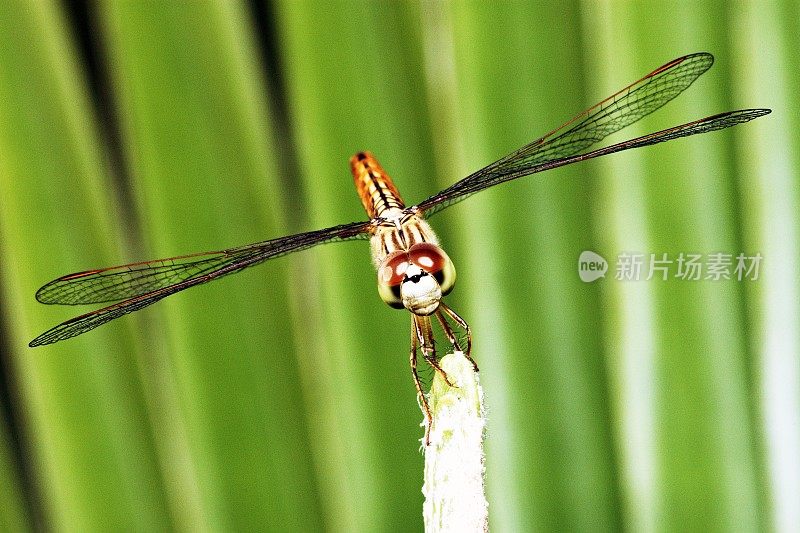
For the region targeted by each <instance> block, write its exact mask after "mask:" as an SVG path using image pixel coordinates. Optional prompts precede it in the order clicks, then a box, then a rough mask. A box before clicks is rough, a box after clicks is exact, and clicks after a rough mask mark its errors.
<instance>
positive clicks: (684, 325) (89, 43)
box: [0, 0, 800, 532]
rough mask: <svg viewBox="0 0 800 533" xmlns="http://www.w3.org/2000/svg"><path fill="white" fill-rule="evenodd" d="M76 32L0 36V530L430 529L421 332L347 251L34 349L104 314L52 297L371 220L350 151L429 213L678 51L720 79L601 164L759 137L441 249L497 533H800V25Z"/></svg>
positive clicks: (493, 213)
mask: <svg viewBox="0 0 800 533" xmlns="http://www.w3.org/2000/svg"><path fill="white" fill-rule="evenodd" d="M65 6H66V4H62V3H61V2H57V1H54V0H10V1H7V2H2V3H0V319H1V320H2V326H1V327H0V332H1V333H2V341H1V342H0V350H2V359H1V360H2V373H3V375H2V377H3V384H2V387H1V388H0V391H2V395H0V413H1V414H2V416H1V417H0V529H2V530H14V531H18V530H30V529H45V530H65V531H98V530H107V531H111V530H138V531H143V530H147V531H151V530H165V529H168V530H173V529H174V530H184V531H203V530H209V531H224V530H240V531H252V530H273V531H315V530H329V531H413V530H420V529H421V528H422V520H421V505H422V494H421V492H420V488H421V484H422V463H423V457H422V455H421V453H420V451H419V441H418V439H419V438H420V437H421V436H422V430H421V428H419V426H418V424H419V422H420V421H421V418H422V415H421V413H420V411H419V408H418V407H417V402H416V399H415V395H414V388H413V384H412V381H411V377H410V373H409V370H408V357H407V353H408V336H409V334H408V329H409V317H408V316H407V313H405V312H397V311H393V310H391V309H389V308H388V307H386V306H385V304H383V303H382V301H381V300H380V298H379V297H378V295H377V291H376V287H375V273H374V269H373V267H372V265H371V263H370V258H369V253H368V247H367V245H366V243H364V242H355V243H342V244H336V245H330V246H326V247H321V248H319V249H314V250H310V251H306V252H302V253H300V254H297V255H292V256H288V257H284V258H281V259H277V260H275V261H273V262H271V264H268V265H264V266H261V267H259V268H256V269H252V270H248V271H246V272H244V273H241V274H239V275H237V276H234V277H229V278H225V279H224V280H221V281H218V282H215V283H213V284H210V285H206V286H202V287H198V288H195V289H192V290H191V291H187V292H186V293H181V294H180V295H176V296H174V297H172V298H169V299H168V300H165V301H164V302H162V303H159V304H158V305H156V306H153V307H151V308H148V309H147V310H145V311H142V312H140V313H136V314H135V315H130V316H127V317H125V318H122V319H120V320H116V321H114V322H113V323H111V324H109V325H106V326H104V327H102V328H100V329H98V330H95V331H93V332H91V333H90V334H87V335H83V336H81V337H78V338H75V339H72V340H69V341H65V342H62V343H59V344H56V345H53V346H49V347H46V348H40V349H36V350H33V349H29V348H27V343H28V341H30V340H31V339H32V338H33V337H34V336H36V335H37V334H39V333H40V332H42V331H43V330H45V329H47V328H49V327H51V326H53V325H55V324H56V323H58V322H61V321H63V320H66V319H67V318H70V317H72V316H75V315H76V314H79V313H82V312H85V311H86V310H88V309H87V308H83V307H81V308H60V307H49V306H43V305H40V304H38V303H37V302H36V301H35V300H34V293H35V291H36V289H37V288H38V287H39V286H41V285H42V284H43V283H45V282H47V281H49V280H50V279H52V278H54V277H57V276H60V275H63V274H66V273H69V272H74V271H78V270H84V269H88V268H92V267H100V266H107V265H113V264H119V263H126V262H131V261H136V260H142V259H150V258H156V257H162V256H171V255H177V254H184V253H191V252H195V251H203V250H213V249H219V248H225V247H230V246H235V245H240V244H246V243H248V242H252V241H258V240H263V239H267V238H272V237H277V236H280V235H283V234H286V233H289V232H298V231H305V230H310V229H316V228H319V227H324V226H330V225H335V224H339V223H343V222H349V221H352V220H361V219H363V218H364V214H363V210H362V208H361V205H360V203H359V201H358V198H357V196H356V195H355V192H354V189H353V186H352V178H351V176H350V174H349V171H348V166H347V160H348V158H349V156H350V155H351V154H352V153H354V152H356V151H358V150H371V151H373V152H374V153H375V154H376V156H377V157H378V158H379V159H380V160H381V162H382V163H383V165H384V167H385V168H386V170H387V171H388V172H389V173H390V174H391V175H392V176H393V177H394V179H395V182H396V183H397V185H398V187H399V188H400V191H401V193H402V194H403V195H404V197H405V200H406V201H407V203H409V204H412V203H415V202H417V201H419V200H421V199H423V198H425V197H427V196H428V195H430V194H432V193H434V192H436V191H437V190H439V189H441V188H444V187H445V186H447V185H449V184H451V183H453V182H455V181H456V180H457V179H459V178H460V177H462V176H464V175H466V174H467V173H469V172H470V171H472V170H475V169H477V168H480V167H482V166H483V165H485V164H488V163H490V162H492V161H494V160H495V159H497V158H499V157H500V156H502V155H505V154H506V153H508V152H510V151H511V150H513V149H516V148H517V147H518V146H520V145H522V144H524V143H526V142H529V141H531V140H532V139H534V138H536V137H538V136H539V135H541V134H543V133H545V132H547V131H549V130H551V129H552V128H553V127H555V126H557V125H558V124H560V123H561V122H563V121H564V120H566V119H568V118H569V117H571V116H572V115H574V114H575V113H577V112H578V111H581V110H582V109H584V108H585V107H588V106H589V105H592V104H594V103H596V102H597V101H599V100H601V99H602V98H604V97H606V96H608V95H609V94H612V93H613V92H615V91H616V90H618V89H620V88H621V87H623V86H625V85H627V84H629V83H631V82H632V81H634V80H636V79H638V78H639V77H641V76H642V75H644V74H645V73H647V72H649V71H650V70H652V69H654V68H656V67H658V66H660V65H661V64H663V63H665V62H667V61H669V60H671V59H673V58H675V57H678V56H681V55H684V54H687V53H691V52H695V51H709V52H711V53H713V54H714V55H715V56H716V59H717V62H716V65H715V66H714V67H713V68H712V69H711V70H710V71H709V72H708V73H707V74H706V75H704V76H703V77H702V78H701V79H700V80H699V81H698V82H697V83H696V84H695V85H693V86H692V87H691V88H690V89H689V90H687V91H686V93H685V94H683V95H682V96H681V97H679V98H678V99H677V100H676V101H674V102H672V103H670V104H669V105H668V106H667V107H666V108H665V109H663V110H661V111H659V112H657V113H655V114H653V115H652V116H650V117H647V118H646V119H645V120H643V121H641V123H640V124H636V125H635V126H633V127H631V128H629V129H627V130H625V132H624V136H623V135H622V134H618V135H617V136H615V138H614V139H612V140H621V139H622V138H623V137H632V136H635V135H639V134H644V133H647V132H649V131H654V130H655V129H660V128H664V127H668V126H671V125H675V124H679V123H683V122H688V121H689V120H692V119H695V118H700V117H702V116H705V115H710V114H714V113H718V112H722V111H726V110H730V109H735V108H744V107H770V108H773V109H774V112H773V114H772V115H770V116H768V117H765V118H762V119H759V120H757V121H755V122H753V123H749V124H747V125H744V126H739V127H737V128H734V129H732V130H726V131H724V132H721V133H713V134H709V135H705V136H701V137H692V138H691V139H684V140H679V141H675V142H672V143H668V144H663V145H658V146H657V147H651V148H646V149H641V150H636V151H634V152H631V153H624V154H618V155H613V156H610V157H607V158H604V159H603V160H598V161H595V162H591V163H581V164H576V165H572V166H569V167H567V168H564V169H560V170H556V171H552V172H548V173H546V174H540V175H538V176H536V177H532V178H527V179H522V180H519V181H516V182H513V183H511V184H506V185H503V186H500V187H497V188H496V190H490V191H486V192H484V193H481V194H480V195H477V196H474V197H472V198H470V199H469V200H467V201H465V202H463V203H461V204H459V205H457V206H455V207H453V208H451V209H449V210H448V211H446V212H444V213H442V214H441V215H437V216H436V217H435V218H434V219H433V220H432V222H433V225H434V227H435V229H437V230H438V232H439V235H440V238H441V240H442V241H443V243H444V245H445V247H446V249H447V250H448V253H449V254H450V256H451V258H452V259H453V261H454V262H455V264H456V266H457V268H458V272H459V283H458V285H457V287H456V289H455V291H454V292H453V294H452V295H451V296H450V297H449V299H448V302H449V304H450V305H451V306H452V307H453V308H454V309H456V310H457V311H458V312H459V313H460V314H462V316H464V317H465V318H466V319H467V320H468V321H469V322H470V324H471V326H472V328H473V332H474V339H475V345H474V351H473V355H474V356H475V358H476V359H477V361H478V362H479V364H480V366H481V378H482V382H483V384H484V386H485V389H486V402H487V408H488V417H489V429H488V435H487V453H488V456H487V471H486V479H487V485H488V498H489V502H490V520H491V526H492V529H493V530H495V531H503V532H506V531H554V530H563V531H576V530H580V531H611V530H620V529H623V530H630V531H676V530H679V531H757V530H778V531H792V530H796V529H797V527H798V526H799V525H800V500H799V498H800V496H798V494H800V370H799V367H800V364H799V363H798V357H797V355H798V353H799V348H800V330H799V329H798V325H799V324H798V320H799V317H800V309H799V308H798V301H799V299H798V296H799V294H798V293H799V292H800V285H799V284H798V281H797V279H798V265H797V258H798V257H800V253H799V252H800V250H798V248H800V236H798V231H797V229H798V200H799V198H798V187H797V181H796V180H795V179H794V172H795V169H796V168H797V165H798V164H800V162H799V161H798V160H797V154H798V153H800V152H798V143H799V141H800V138H799V137H798V136H799V135H800V134H798V131H800V129H798V114H797V109H798V107H799V106H800V102H798V101H797V96H796V95H797V94H800V74H798V73H799V72H800V47H798V46H797V44H798V41H797V35H798V33H799V30H800V6H798V3H797V2H794V1H788V2H758V1H755V0H753V1H751V2H723V1H719V2H694V1H690V0H686V1H674V2H673V1H663V2H600V1H594V0H585V1H582V2H581V1H568V2H557V3H550V2H536V3H524V2H427V1H426V2H395V1H382V2H333V3H331V2H328V1H316V2H315V1H295V0H275V1H271V2H270V1H266V0H254V1H252V2H239V1H233V0H231V1H208V0H183V1H177V2H157V1H151V2H141V1H136V0H116V1H114V0H105V1H98V2H89V3H87V4H80V5H78V6H77V7H74V6H73V7H71V8H69V9H67V8H66V7H65ZM793 95H795V96H793ZM583 250H594V251H596V252H598V253H600V254H601V255H604V256H605V257H606V258H607V259H609V261H610V262H612V263H613V262H614V260H615V259H616V257H617V255H618V254H619V253H621V252H625V251H636V252H642V253H646V254H649V253H656V254H661V253H669V254H678V253H680V252H684V253H703V254H708V253H713V252H726V253H732V254H737V253H739V252H744V253H747V254H755V253H760V254H761V255H762V256H763V258H764V259H763V263H762V265H761V272H760V276H759V279H758V280H756V281H742V282H738V281H735V280H730V281H682V280H676V279H671V280H669V281H661V280H658V279H654V280H651V281H644V280H642V281H639V282H622V281H617V280H615V279H614V277H613V275H611V274H612V272H609V274H608V275H607V276H606V278H605V279H601V280H598V281H596V282H594V283H591V284H588V283H583V282H581V281H580V279H579V278H578V275H577V268H576V264H577V258H578V256H579V255H580V253H581V252H582V251H583ZM612 268H613V267H612Z"/></svg>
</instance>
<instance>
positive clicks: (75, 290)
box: [29, 222, 371, 346]
mask: <svg viewBox="0 0 800 533" xmlns="http://www.w3.org/2000/svg"><path fill="white" fill-rule="evenodd" d="M370 228H371V224H370V223H369V222H358V223H352V224H344V225H341V226H335V227H332V228H327V229H322V230H317V231H310V232H307V233H299V234H297V235H289V236H287V237H280V238H277V239H272V240H269V241H264V242H259V243H255V244H250V245H247V246H242V247H239V248H231V249H229V250H222V251H219V252H207V253H201V254H193V255H186V256H180V257H173V258H170V259H160V260H157V261H147V262H143V263H132V264H129V265H122V266H117V267H111V268H105V269H100V270H89V271H86V272H79V273H76V274H70V275H67V276H64V277H61V278H58V279H55V280H53V281H51V282H50V283H48V284H47V285H45V286H43V287H42V288H41V289H39V290H38V291H37V293H36V299H37V300H39V301H40V302H42V303H48V304H85V303H99V302H110V301H117V300H123V301H121V302H119V303H116V304H114V305H110V306H108V307H105V308H103V309H99V310H97V311H93V312H91V313H86V314H84V315H81V316H79V317H76V318H73V319H71V320H68V321H66V322H64V323H62V324H59V325H58V326H56V327H54V328H52V329H50V330H48V331H46V332H44V333H42V334H41V335H39V336H38V337H36V338H35V339H34V340H32V341H31V342H30V344H29V345H30V346H41V345H44V344H51V343H53V342H57V341H60V340H63V339H67V338H70V337H74V336H75V335H80V334H81V333H85V332H87V331H89V330H92V329H94V328H96V327H97V326H100V325H102V324H105V323H106V322H109V321H111V320H113V319H115V318H118V317H120V316H122V315H125V314H127V313H131V312H133V311H137V310H139V309H141V308H143V307H146V306H148V305H150V304H152V303H155V302H157V301H158V300H161V299H162V298H165V297H167V296H169V295H171V294H174V293H176V292H179V291H182V290H184V289H187V288H189V287H193V286H195V285H200V284H202V283H206V282H208V281H211V280H215V279H219V278H221V277H223V276H226V275H228V274H233V273H235V272H239V271H241V270H243V269H245V268H247V267H250V266H253V265H257V264H259V263H262V262H264V261H266V260H268V259H273V258H275V257H279V256H282V255H285V254H288V253H291V252H296V251H299V250H304V249H306V248H310V247H312V246H315V245H317V244H322V243H327V242H335V241H343V240H349V239H356V238H363V237H366V236H368V234H369V232H370Z"/></svg>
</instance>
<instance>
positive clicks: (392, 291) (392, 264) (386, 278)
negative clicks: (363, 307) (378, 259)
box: [378, 250, 409, 309]
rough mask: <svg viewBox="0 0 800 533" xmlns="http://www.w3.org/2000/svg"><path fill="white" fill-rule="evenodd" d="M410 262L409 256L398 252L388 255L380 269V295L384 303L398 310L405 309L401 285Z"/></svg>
mask: <svg viewBox="0 0 800 533" xmlns="http://www.w3.org/2000/svg"><path fill="white" fill-rule="evenodd" d="M408 261H409V259H408V254H407V253H406V252H404V251H401V250H398V251H396V252H392V253H390V254H389V255H387V256H386V258H385V259H384V260H383V262H382V263H381V266H380V267H379V268H378V294H380V295H381V299H382V300H383V301H384V302H386V303H387V304H389V305H390V306H392V307H395V308H397V309H402V308H403V300H402V298H401V297H400V284H401V283H402V282H403V278H404V277H405V274H406V269H408V265H409V262H408Z"/></svg>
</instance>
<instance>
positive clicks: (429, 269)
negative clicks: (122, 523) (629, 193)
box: [30, 52, 770, 442]
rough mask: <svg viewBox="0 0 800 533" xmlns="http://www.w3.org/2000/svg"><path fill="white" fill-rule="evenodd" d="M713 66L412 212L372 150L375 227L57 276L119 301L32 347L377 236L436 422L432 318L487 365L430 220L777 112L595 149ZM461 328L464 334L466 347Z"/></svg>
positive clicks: (73, 290)
mask: <svg viewBox="0 0 800 533" xmlns="http://www.w3.org/2000/svg"><path fill="white" fill-rule="evenodd" d="M713 62H714V58H713V56H711V54H708V53H703V52H701V53H697V54H690V55H687V56H683V57H679V58H677V59H674V60H672V61H670V62H669V63H667V64H665V65H663V66H661V67H659V68H657V69H656V70H654V71H653V72H651V73H649V74H647V75H646V76H644V77H643V78H642V79H640V80H638V81H636V82H634V83H632V84H631V85H629V86H627V87H625V88H624V89H622V90H621V91H619V92H617V93H616V94H614V95H612V96H610V97H608V98H606V99H605V100H603V101H602V102H600V103H598V104H597V105H595V106H593V107H591V108H589V109H587V110H586V111H584V112H582V113H579V114H578V115H576V116H575V117H573V118H572V119H571V120H569V121H567V122H566V123H565V124H563V125H562V126H560V127H558V128H556V129H555V130H553V131H551V132H550V133H548V134H546V135H545V136H543V137H541V138H539V139H537V140H535V141H533V142H532V143H530V144H527V145H525V146H523V147H522V148H520V149H518V150H516V151H514V152H512V153H510V154H508V155H507V156H505V157H503V158H502V159H499V160H497V161H495V162H494V163H492V164H490V165H488V166H486V167H484V168H482V169H480V170H478V171H476V172H473V173H472V174H470V175H469V176H467V177H465V178H463V179H461V180H460V181H458V182H456V183H455V184H453V185H451V186H450V187H448V188H446V189H444V190H442V191H440V192H438V193H436V194H434V195H433V196H431V197H430V198H427V199H426V200H423V201H422V202H420V203H418V204H416V205H414V206H412V207H408V208H407V207H406V206H405V203H404V202H403V200H402V198H401V197H400V193H399V192H398V191H397V188H396V187H395V185H394V183H392V180H391V178H389V176H388V175H387V174H386V172H384V170H383V169H382V168H381V166H380V165H379V164H378V162H377V161H376V160H375V158H374V157H372V155H371V154H369V153H368V152H359V153H358V154H356V155H354V156H353V157H352V158H351V159H350V168H351V170H352V172H353V177H354V180H355V184H356V189H357V191H358V195H359V197H360V198H361V203H362V205H363V206H364V209H365V210H366V212H367V216H368V217H369V220H368V221H364V222H352V223H349V224H342V225H340V226H335V227H331V228H325V229H321V230H316V231H309V232H305V233H298V234H296V235H288V236H285V237H279V238H277V239H271V240H268V241H263V242H257V243H253V244H248V245H246V246H240V247H237V248H228V249H225V250H219V251H215V252H205V253H199V254H191V255H184V256H179V257H171V258H168V259H158V260H155V261H144V262H141V263H132V264H128V265H121V266H116V267H110V268H103V269H94V270H88V271H85V272H78V273H76V274H69V275H67V276H63V277H60V278H57V279H55V280H53V281H51V282H50V283H47V284H46V285H44V286H43V287H42V288H41V289H39V290H38V291H37V292H36V299H37V300H39V301H40V302H42V303H46V304H66V305H74V304H97V303H103V302H105V303H107V304H108V303H110V302H113V303H110V304H109V305H107V306H106V307H102V308H101V309H97V310H95V311H91V312H89V313H86V314H83V315H80V316H78V317H75V318H73V319H70V320H67V321H66V322H63V323H61V324H59V325H57V326H55V327H53V328H51V329H49V330H48V331H46V332H44V333H42V334H41V335H39V336H38V337H36V338H35V339H33V340H32V341H31V342H30V346H41V345H45V344H52V343H54V342H58V341H61V340H64V339H68V338H70V337H74V336H76V335H80V334H82V333H86V332H87V331H91V330H92V329H94V328H96V327H98V326H101V325H103V324H105V323H107V322H109V321H111V320H114V319H116V318H119V317H121V316H123V315H125V314H127V313H131V312H133V311H137V310H139V309H142V308H144V307H147V306H149V305H152V304H153V303H155V302H157V301H159V300H161V299H163V298H165V297H167V296H170V295H172V294H175V293H177V292H180V291H182V290H184V289H188V288H189V287H193V286H195V285H200V284H203V283H207V282H209V281H212V280H215V279H219V278H221V277H223V276H226V275H228V274H233V273H236V272H239V271H241V270H243V269H245V268H248V267H251V266H254V265H257V264H259V263H263V262H264V261H267V260H269V259H272V258H275V257H280V256H282V255H285V254H288V253H292V252H296V251H299V250H305V249H307V248H310V247H312V246H316V245H318V244H322V243H327V242H335V241H344V240H350V239H361V238H368V237H369V238H370V239H371V248H372V259H373V262H374V264H375V267H376V268H377V270H378V292H379V294H380V296H381V298H382V299H383V300H384V301H385V302H386V303H387V304H389V305H390V306H392V307H397V308H406V309H408V310H409V311H411V313H412V327H411V352H410V362H411V370H412V373H413V376H414V382H415V384H416V387H417V393H418V394H419V396H420V399H421V402H420V403H421V404H422V406H423V410H424V411H425V414H426V417H427V418H428V420H429V421H430V412H429V410H428V404H427V400H426V398H425V395H424V393H423V390H422V386H421V384H420V381H419V377H418V376H417V367H416V364H417V357H416V356H417V350H418V349H421V351H422V355H423V357H424V359H425V361H426V362H427V363H429V364H430V365H431V366H432V367H433V368H434V369H435V370H436V371H437V372H439V373H440V374H441V375H442V376H443V377H444V379H445V380H447V376H445V375H444V372H443V371H442V369H441V368H440V367H439V364H438V360H437V357H436V352H435V351H434V342H433V333H432V317H433V318H435V319H436V321H437V322H438V323H439V325H440V326H441V328H442V330H443V331H444V333H445V335H447V338H448V341H449V342H450V344H451V345H452V346H453V349H454V351H460V352H463V353H464V354H465V355H466V357H467V358H468V359H469V360H470V361H471V362H472V363H473V366H474V368H475V370H477V369H478V367H477V365H475V363H474V361H472V359H471V357H470V355H469V353H470V346H471V335H470V330H469V326H468V325H467V323H466V322H465V321H464V320H463V319H462V318H461V317H460V316H458V315H457V314H456V313H455V312H454V311H453V310H452V309H450V308H449V307H448V306H447V305H446V304H445V303H444V302H443V301H442V296H444V295H446V294H447V293H448V292H449V291H450V290H452V288H453V284H454V283H455V268H454V267H453V263H452V262H451V261H450V258H449V257H447V254H445V253H444V251H442V249H441V248H440V247H439V241H438V239H437V238H436V235H435V234H434V232H433V230H432V229H431V228H430V226H429V225H428V223H427V222H426V221H425V219H424V218H423V217H429V216H431V215H433V214H434V213H437V212H438V211H441V210H442V209H445V208H447V207H449V206H451V205H453V204H455V203H457V202H460V201H461V200H464V199H465V198H467V197H469V196H471V195H473V194H475V193H476V192H479V191H482V190H484V189H487V188H489V187H493V186H495V185H498V184H500V183H504V182H506V181H511V180H514V179H517V178H521V177H523V176H528V175H530V174H536V173H538V172H542V171H545V170H549V169H551V168H557V167H562V166H565V165H569V164H571V163H576V162H579V161H585V160H587V159H593V158H595V157H599V156H603V155H608V154H612V153H615V152H621V151H623V150H630V149H632V148H640V147H643V146H650V145H653V144H657V143H660V142H665V141H670V140H673V139H678V138H680V137H688V136H690V135H696V134H699V133H708V132H711V131H716V130H721V129H724V128H728V127H731V126H735V125H737V124H742V123H744V122H748V121H750V120H753V119H755V118H758V117H761V116H764V115H766V114H768V113H770V110H769V109H742V110H738V111H728V112H726V113H720V114H718V115H712V116H709V117H706V118H702V119H699V120H695V121H692V122H688V123H686V124H682V125H679V126H673V127H671V128H667V129H665V130H661V131H658V132H655V133H651V134H649V135H644V136H641V137H637V138H635V139H630V140H627V141H623V142H619V143H617V144H613V145H611V146H606V147H603V148H598V149H594V150H591V151H588V150H589V148H590V147H591V146H592V145H594V144H595V143H597V142H599V141H601V140H602V139H604V138H605V137H607V136H609V135H611V134H612V133H615V132H617V131H619V130H621V129H622V128H624V127H626V126H628V125H630V124H633V123H634V122H636V121H638V120H639V119H641V118H642V117H644V116H646V115H648V114H650V113H652V112H653V111H655V110H657V109H659V108H660V107H662V106H663V105H665V104H666V103H667V102H669V101H670V100H672V99H673V98H675V97H676V96H678V95H679V94H680V93H681V92H683V91H684V90H685V89H687V88H688V87H689V86H690V85H691V84H692V83H694V82H695V80H697V78H699V77H700V76H701V75H702V74H703V73H704V72H705V71H707V70H708V69H709V68H711V65H712V64H713ZM454 328H460V330H461V331H463V332H464V333H465V336H466V346H464V347H463V348H464V349H462V346H461V343H460V341H459V338H458V336H457V335H456V334H455V332H454ZM428 428H430V424H428ZM426 442H427V439H426Z"/></svg>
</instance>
